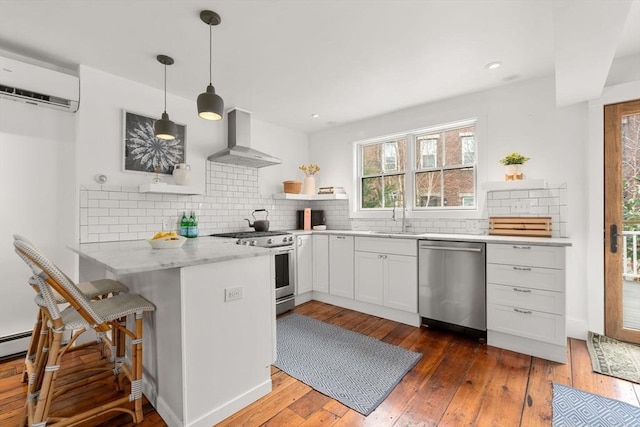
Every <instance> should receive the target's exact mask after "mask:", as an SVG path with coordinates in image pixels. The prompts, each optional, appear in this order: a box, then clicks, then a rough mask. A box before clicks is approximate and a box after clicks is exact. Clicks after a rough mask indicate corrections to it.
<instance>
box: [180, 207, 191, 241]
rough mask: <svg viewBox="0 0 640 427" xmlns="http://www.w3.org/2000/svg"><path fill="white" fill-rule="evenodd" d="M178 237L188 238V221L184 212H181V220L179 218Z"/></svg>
mask: <svg viewBox="0 0 640 427" xmlns="http://www.w3.org/2000/svg"><path fill="white" fill-rule="evenodd" d="M180 235H181V236H184V237H189V219H188V218H187V213H186V212H182V218H180Z"/></svg>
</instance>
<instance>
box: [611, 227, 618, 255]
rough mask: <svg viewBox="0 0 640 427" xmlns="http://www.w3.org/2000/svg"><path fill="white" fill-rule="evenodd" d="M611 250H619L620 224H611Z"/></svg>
mask: <svg viewBox="0 0 640 427" xmlns="http://www.w3.org/2000/svg"><path fill="white" fill-rule="evenodd" d="M609 239H610V241H609V250H610V251H611V253H612V254H615V253H617V252H618V224H611V226H610V227H609Z"/></svg>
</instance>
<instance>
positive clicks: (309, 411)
mask: <svg viewBox="0 0 640 427" xmlns="http://www.w3.org/2000/svg"><path fill="white" fill-rule="evenodd" d="M295 312H297V313H300V314H304V315H307V316H310V317H313V318H315V319H318V320H322V321H325V322H328V323H332V324H334V325H338V326H341V327H344V328H346V329H350V330H353V331H355V332H359V333H362V334H365V335H369V336H371V337H374V338H377V339H380V340H382V341H384V342H387V343H390V344H395V345H399V346H401V347H404V348H407V349H409V350H413V351H418V352H422V353H423V357H422V359H421V360H420V361H419V362H418V363H417V364H416V366H415V367H414V368H413V369H412V370H411V371H409V373H408V374H407V375H406V376H405V377H404V378H403V379H402V381H401V382H400V383H399V384H398V385H397V386H396V388H395V389H394V390H393V391H392V392H391V394H390V395H389V396H388V398H387V399H386V400H385V401H384V402H382V404H380V406H379V407H378V408H377V409H376V410H375V411H374V412H373V413H371V414H370V415H369V416H368V417H364V416H362V415H361V414H359V413H357V412H355V411H353V410H351V409H349V408H347V407H346V406H344V405H342V404H340V403H339V402H337V401H335V400H333V399H330V398H329V397H327V396H325V395H323V394H321V393H318V392H317V391H315V390H313V389H312V388H311V387H309V386H307V385H306V384H304V383H302V382H300V381H298V380H296V379H294V378H292V377H290V376H289V375H287V374H285V373H284V372H282V371H280V370H279V369H276V368H272V376H271V377H272V380H273V391H272V392H271V393H269V394H268V395H267V396H265V397H263V398H262V399H260V400H258V401H256V402H255V403H253V404H252V405H250V406H248V407H247V408H245V409H243V410H241V411H240V412H238V413H236V414H234V415H232V416H231V417H229V418H227V419H226V420H224V421H222V422H221V423H219V424H218V425H219V426H230V427H237V426H264V427H266V426H270V427H271V426H278V427H282V426H343V427H344V426H349V427H352V426H375V427H385V426H394V427H400V426H402V427H405V426H406V427H418V426H420V427H422V426H456V427H457V426H463V425H468V426H550V425H551V399H552V391H551V388H552V386H551V383H552V382H558V383H562V384H566V385H570V386H573V387H576V388H578V389H581V390H585V391H588V392H592V393H596V394H599V395H602V396H605V397H610V398H614V399H618V400H621V401H624V402H627V403H631V404H634V405H638V406H640V385H639V384H634V383H631V382H628V381H624V380H620V379H617V378H613V377H608V376H605V375H600V374H596V373H594V372H592V370H591V360H590V358H589V354H588V352H587V347H586V344H585V342H584V341H581V340H575V339H570V340H569V345H568V347H567V354H568V360H569V362H568V363H567V364H566V365H563V364H558V363H555V362H549V361H546V360H542V359H538V358H535V357H530V356H525V355H522V354H519V353H514V352H511V351H507V350H501V349H498V348H495V347H491V346H487V345H485V344H484V343H481V342H479V341H478V340H475V339H472V338H467V337H464V336H460V335H456V334H452V333H449V332H445V331H439V330H435V329H427V328H424V327H423V328H413V327H410V326H407V325H403V324H400V323H396V322H392V321H390V320H385V319H380V318H378V317H374V316H369V315H366V314H362V313H358V312H355V311H351V310H347V309H343V308H340V307H336V306H332V305H328V304H324V303H320V302H317V301H311V302H308V303H305V304H302V305H300V306H298V307H296V309H295ZM21 374H22V359H14V360H10V361H5V362H3V363H0V425H2V426H5V425H6V426H12V425H16V423H17V420H18V417H19V414H20V411H21V409H22V405H23V403H24V393H25V386H24V385H23V384H22V382H21ZM101 393H103V391H102V389H96V390H94V391H92V392H89V393H83V394H81V395H76V396H72V397H70V398H69V399H67V400H66V401H65V404H66V405H69V406H70V405H76V406H81V405H87V404H91V403H92V402H94V401H95V399H96V398H97V396H99V395H100V394H101ZM89 425H90V426H101V427H115V426H131V425H132V424H131V419H130V417H128V416H125V415H119V416H114V418H111V419H104V418H103V419H100V420H97V421H94V422H92V423H87V424H85V427H88V426H89ZM140 425H141V426H144V427H151V426H153V427H157V426H164V425H166V424H165V423H164V422H163V421H162V419H161V418H160V417H159V416H158V414H157V413H156V412H155V410H154V409H153V407H152V406H151V405H149V404H146V405H145V419H144V421H143V423H142V424H140Z"/></svg>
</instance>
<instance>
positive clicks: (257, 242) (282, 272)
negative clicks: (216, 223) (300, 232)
mask: <svg viewBox="0 0 640 427" xmlns="http://www.w3.org/2000/svg"><path fill="white" fill-rule="evenodd" d="M212 236H215V237H229V238H232V239H237V241H236V244H238V245H245V246H257V247H260V248H276V251H275V255H274V258H275V267H276V314H280V313H284V312H285V311H288V310H291V309H292V308H293V307H295V295H294V294H295V272H294V260H293V256H294V252H293V251H294V246H293V242H294V237H293V234H291V233H289V232H287V231H239V232H233V233H220V234H212Z"/></svg>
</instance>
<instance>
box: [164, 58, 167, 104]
mask: <svg viewBox="0 0 640 427" xmlns="http://www.w3.org/2000/svg"><path fill="white" fill-rule="evenodd" d="M164 112H165V113H166V112H167V64H166V63H165V64H164Z"/></svg>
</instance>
